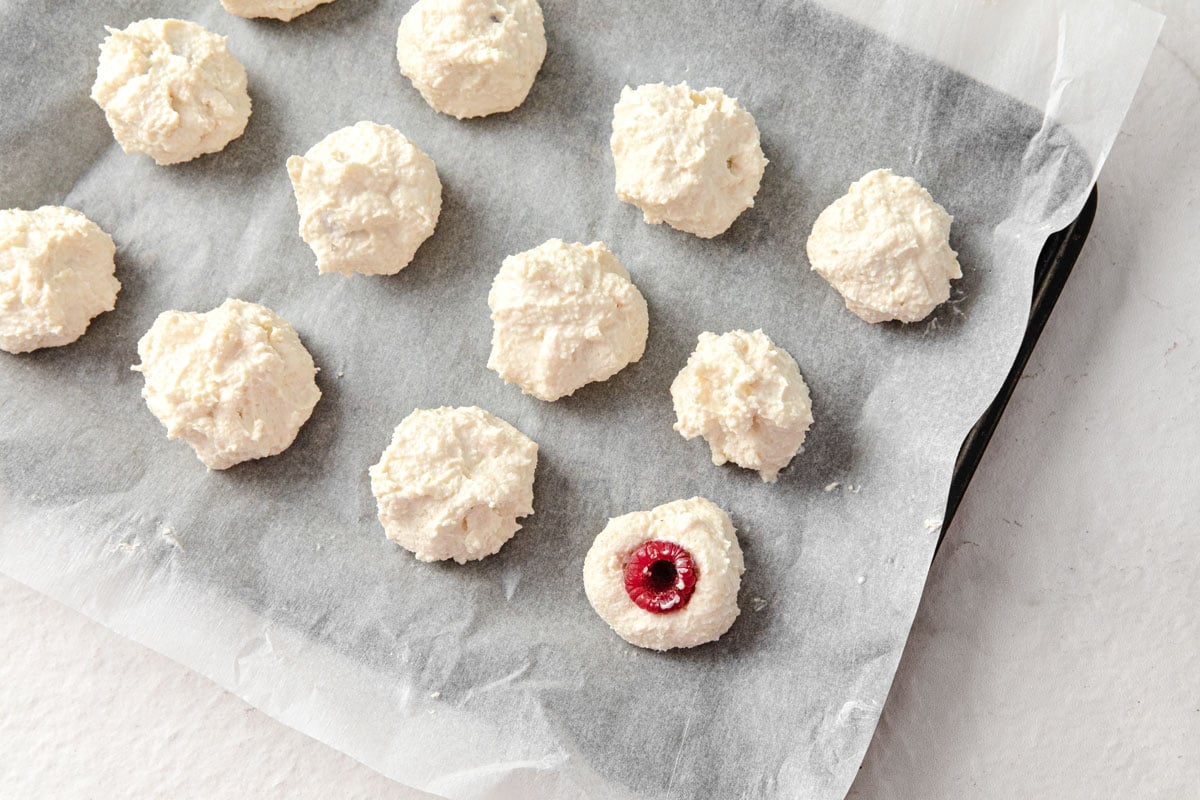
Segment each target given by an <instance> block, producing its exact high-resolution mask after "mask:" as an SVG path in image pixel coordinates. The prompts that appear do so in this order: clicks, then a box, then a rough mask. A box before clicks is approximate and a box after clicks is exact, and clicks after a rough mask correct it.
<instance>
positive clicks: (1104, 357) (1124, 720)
mask: <svg viewBox="0 0 1200 800" xmlns="http://www.w3.org/2000/svg"><path fill="white" fill-rule="evenodd" d="M1147 5H1150V6H1152V7H1155V8H1157V9H1159V10H1161V11H1163V12H1165V13H1166V14H1167V17H1168V20H1167V24H1166V27H1165V29H1164V31H1163V35H1162V38H1161V40H1160V43H1159V46H1158V48H1157V50H1156V51H1155V54H1154V58H1153V59H1152V61H1151V63H1150V68H1149V70H1148V72H1147V74H1146V79H1145V81H1144V83H1143V85H1142V88H1141V90H1140V92H1139V94H1138V97H1137V99H1136V101H1135V103H1134V107H1133V109H1132V110H1131V111H1130V114H1129V117H1128V118H1127V120H1126V123H1125V125H1124V128H1123V130H1122V135H1121V136H1120V137H1119V139H1118V140H1117V143H1116V146H1115V147H1114V149H1113V152H1112V155H1111V156H1110V158H1109V161H1108V164H1107V166H1106V167H1105V168H1104V172H1103V174H1102V176H1101V180H1100V207H1099V213H1098V214H1097V217H1096V221H1095V224H1094V226H1093V228H1092V233H1091V236H1090V238H1089V240H1088V242H1087V245H1086V246H1085V248H1084V251H1083V255H1082V257H1081V259H1080V261H1079V263H1078V264H1077V266H1076V267H1075V271H1074V274H1073V275H1072V277H1071V279H1070V281H1069V282H1068V284H1067V287H1066V290H1065V291H1064V293H1063V296H1062V298H1061V300H1060V301H1059V303H1058V307H1057V309H1056V310H1055V312H1054V314H1053V316H1052V317H1051V320H1050V323H1049V325H1048V326H1047V328H1046V331H1045V333H1044V334H1043V336H1042V339H1041V342H1040V344H1039V345H1038V348H1037V350H1036V351H1035V352H1034V354H1033V358H1032V359H1031V361H1030V363H1029V367H1028V369H1027V371H1026V374H1025V375H1024V379H1023V380H1022V381H1021V383H1020V385H1019V387H1018V389H1017V391H1016V394H1015V395H1014V397H1013V400H1012V402H1011V403H1010V404H1009V407H1008V411H1007V412H1006V413H1005V415H1004V419H1003V421H1002V422H1001V424H1000V427H999V429H998V430H997V432H996V436H995V438H994V439H993V442H992V444H991V446H990V448H989V449H988V452H987V455H986V456H985V458H984V460H983V464H982V465H981V466H980V469H979V471H978V473H977V474H976V476H975V479H974V481H973V483H972V485H971V488H970V490H969V491H968V492H967V496H966V498H965V500H964V502H963V505H962V507H961V508H960V510H959V513H958V517H957V519H956V520H955V522H954V524H953V526H952V527H951V529H950V531H949V532H948V535H947V539H946V542H945V544H944V546H943V549H942V551H941V553H940V555H939V556H938V558H937V560H936V562H935V563H934V567H933V570H932V573H931V575H930V579H929V583H928V585H927V587H926V590H925V597H924V600H923V601H922V604H921V608H920V611H919V613H918V616H917V621H916V623H915V626H914V629H913V635H912V638H911V640H910V642H909V646H908V649H907V651H906V653H905V656H904V659H903V661H902V663H901V665H900V671H899V674H898V676H897V679H896V684H895V686H894V687H893V689H892V695H891V697H890V698H889V700H888V704H887V707H886V708H885V710H884V715H883V720H882V722H881V724H880V727H879V730H878V731H877V733H876V736H875V741H874V743H873V744H872V746H871V750H870V752H869V753H868V755H867V759H866V763H865V764H864V765H863V768H862V771H861V773H860V776H859V780H858V782H857V783H856V784H855V788H854V790H853V791H852V792H851V797H854V798H862V799H863V800H866V799H867V798H870V799H872V800H874V799H875V798H924V799H925V800H935V799H936V798H954V799H956V800H957V798H992V797H1032V798H1051V797H1052V798H1056V799H1057V800H1071V799H1072V798H1093V797H1129V798H1133V797H1138V798H1141V797H1185V796H1190V795H1194V793H1195V791H1196V787H1197V786H1200V316H1198V315H1197V314H1196V313H1195V311H1194V310H1193V309H1194V308H1196V307H1200V255H1198V254H1200V148H1198V147H1197V143H1198V142H1197V131H1198V130H1200V5H1198V4H1194V3H1189V2H1188V0H1157V2H1148V3H1147ZM0 609H3V613H0V652H3V653H4V654H5V655H4V658H3V659H0V796H3V797H14V798H16V797H20V798H42V797H45V798H51V797H53V798H83V797H104V798H114V797H138V798H142V797H171V798H184V797H203V798H235V797H236V798H242V797H289V798H307V797H313V798H317V797H320V798H325V797H372V798H400V799H401V800H416V799H417V798H428V797H431V795H426V794H423V793H420V792H415V791H413V790H410V789H407V788H405V787H401V786H399V785H397V784H395V783H392V782H391V781H389V780H387V779H385V778H383V777H381V776H379V775H378V774H376V773H374V772H372V771H371V770H369V769H367V768H366V767H364V766H362V765H360V764H358V763H357V762H355V761H353V760H352V759H350V758H348V757H346V756H343V755H341V754H339V753H337V752H335V751H333V750H331V749H330V748H328V747H326V746H324V745H322V744H319V743H318V742H315V741H313V740H312V739H309V738H307V737H305V736H303V735H302V734H299V733H296V732H295V731H292V730H290V729H288V728H285V727H284V726H282V725H280V724H279V723H276V722H275V721H273V720H271V719H269V718H268V717H266V716H264V715H263V714H261V713H259V712H258V711H256V710H254V709H253V708H250V707H249V706H247V705H246V704H245V703H243V702H242V701H241V700H239V699H238V698H236V697H234V696H233V695H230V694H228V693H226V692H224V691H223V690H221V689H219V688H218V687H217V686H215V685H214V684H212V683H210V682H209V681H207V680H206V679H204V678H200V677H198V676H196V675H195V674H193V673H192V672H190V671H188V670H186V669H184V668H183V667H180V666H178V665H177V664H175V663H173V662H171V661H169V660H167V659H166V658H164V657H162V656H159V655H157V654H155V653H152V652H150V651H148V650H146V649H145V648H143V647H141V646H140V645H136V644H133V643H131V642H129V641H127V640H125V639H122V638H121V637H119V636H117V635H116V634H113V633H111V632H109V631H108V630H106V629H105V628H102V627H100V626H99V625H97V624H95V623H93V622H91V621H89V620H87V619H86V618H84V617H83V616H81V615H79V614H77V613H75V612H73V611H70V610H67V609H65V608H63V607H62V606H60V605H58V604H57V603H55V602H54V601H52V600H49V599H46V598H44V597H42V596H40V595H37V594H35V593H33V592H31V591H29V590H28V589H26V588H24V587H22V586H20V585H18V584H16V583H14V582H13V581H11V580H8V579H7V578H3V577H0Z"/></svg>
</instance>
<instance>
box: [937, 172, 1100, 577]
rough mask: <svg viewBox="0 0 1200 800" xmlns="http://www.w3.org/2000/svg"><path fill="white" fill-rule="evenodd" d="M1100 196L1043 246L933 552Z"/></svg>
mask: <svg viewBox="0 0 1200 800" xmlns="http://www.w3.org/2000/svg"><path fill="white" fill-rule="evenodd" d="M1099 196H1100V195H1099V192H1098V191H1097V187H1096V186H1095V185H1093V186H1092V191H1091V192H1090V193H1089V194H1088V197H1087V200H1086V201H1084V204H1083V208H1081V209H1080V211H1079V215H1078V216H1076V217H1075V219H1073V220H1072V221H1071V222H1070V223H1069V224H1067V226H1066V227H1064V228H1062V229H1061V230H1058V231H1055V232H1054V233H1052V234H1050V236H1048V237H1047V238H1046V243H1045V244H1044V245H1043V246H1042V251H1041V253H1040V254H1039V255H1038V262H1037V267H1036V268H1035V271H1034V279H1033V296H1032V298H1031V301H1030V307H1029V323H1028V324H1027V325H1026V328H1025V335H1024V337H1023V338H1022V339H1021V345H1020V347H1019V348H1018V349H1017V355H1016V358H1015V359H1014V360H1013V364H1012V367H1011V368H1010V369H1009V371H1008V375H1007V376H1006V377H1005V378H1004V383H1003V384H1002V385H1001V387H1000V391H999V392H997V394H996V397H995V399H994V400H992V402H991V404H989V405H988V407H987V409H986V410H985V411H984V412H983V414H982V415H981V416H980V417H979V421H978V422H976V423H975V425H974V426H973V427H972V428H971V430H970V431H968V432H967V435H966V438H965V439H963V444H962V447H961V448H960V449H959V451H958V457H957V458H956V459H955V461H954V472H953V473H952V474H951V477H950V490H949V495H948V497H947V500H946V514H945V516H944V517H943V519H942V527H941V531H940V532H939V533H938V541H937V545H936V546H935V547H934V549H933V555H934V557H936V556H937V553H938V551H939V550H941V547H942V542H943V541H945V539H946V531H947V529H949V527H950V523H951V522H952V521H953V520H954V515H955V514H956V513H957V512H958V507H959V505H960V504H961V503H962V499H963V496H964V495H965V494H966V491H967V487H968V486H969V485H970V483H971V479H972V478H973V477H974V476H975V472H976V471H977V470H978V468H979V464H980V462H981V461H982V459H983V454H984V451H986V450H987V446H988V444H989V443H990V442H991V440H992V436H993V434H995V432H996V426H997V425H998V424H999V422H1000V418H1001V417H1002V416H1003V415H1004V409H1005V408H1006V407H1007V406H1008V402H1009V400H1011V399H1012V395H1013V392H1014V391H1015V390H1016V388H1017V383H1018V382H1019V381H1020V380H1021V374H1022V373H1023V372H1024V371H1025V366H1026V365H1027V364H1028V363H1029V357H1030V355H1031V354H1032V353H1033V350H1034V348H1035V347H1036V346H1037V343H1038V340H1039V339H1040V338H1041V335H1042V331H1043V330H1044V329H1045V327H1046V322H1047V321H1048V320H1049V319H1050V314H1051V313H1052V312H1053V311H1054V306H1055V304H1056V303H1057V302H1058V298H1059V296H1060V295H1061V294H1062V290H1063V287H1064V286H1066V283H1067V279H1068V278H1069V277H1070V276H1071V271H1072V270H1073V269H1074V267H1075V263H1076V262H1077V261H1078V260H1079V254H1080V253H1081V252H1082V251H1083V245H1084V242H1086V241H1087V237H1088V233H1089V232H1090V231H1091V229H1092V222H1093V221H1094V220H1095V218H1096V206H1097V203H1098V202H1099Z"/></svg>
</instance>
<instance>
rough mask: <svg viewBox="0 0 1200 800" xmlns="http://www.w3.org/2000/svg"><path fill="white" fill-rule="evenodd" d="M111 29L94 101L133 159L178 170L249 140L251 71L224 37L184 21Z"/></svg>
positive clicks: (94, 87) (103, 46)
mask: <svg viewBox="0 0 1200 800" xmlns="http://www.w3.org/2000/svg"><path fill="white" fill-rule="evenodd" d="M107 30H108V38H107V39H105V40H104V43H103V44H101V45H100V66H99V69H98V70H97V72H96V82H95V84H93V85H92V99H93V100H95V101H96V103H97V104H98V105H99V106H100V107H101V108H102V109H104V116H105V117H106V118H107V119H108V126H109V127H110V128H112V132H113V136H114V137H116V140H117V143H118V144H120V145H121V149H123V150H124V151H125V152H126V153H145V154H146V155H148V156H150V157H151V158H153V159H154V160H155V161H156V162H158V163H159V164H177V163H179V162H181V161H191V160H192V159H193V158H196V157H197V156H201V155H204V154H205V153H215V152H217V151H218V150H220V149H222V148H223V147H225V145H227V144H229V142H231V141H232V140H234V139H236V138H237V137H239V136H241V135H242V131H244V130H245V129H246V122H247V120H249V119H250V95H249V94H247V93H246V70H245V69H243V68H242V64H241V62H240V61H238V60H237V59H236V58H234V57H233V55H232V54H231V53H230V52H229V50H228V49H226V47H225V37H224V36H218V35H216V34H215V33H212V32H210V31H208V30H207V29H205V28H203V27H201V26H200V25H197V24H196V23H194V22H185V21H184V20H179V19H144V20H141V21H139V22H135V23H133V24H132V25H130V26H129V27H128V28H126V29H125V30H122V31H118V30H114V29H113V28H108V29H107Z"/></svg>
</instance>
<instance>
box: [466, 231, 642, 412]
mask: <svg viewBox="0 0 1200 800" xmlns="http://www.w3.org/2000/svg"><path fill="white" fill-rule="evenodd" d="M488 306H489V307H491V309H492V322H493V325H494V327H493V331H492V353H491V356H490V357H489V358H488V369H491V370H495V371H496V372H497V373H498V374H499V375H500V377H501V378H503V379H504V380H505V381H506V382H508V383H515V384H517V385H518V386H520V387H521V391H523V392H525V393H526V394H531V395H533V396H534V397H537V398H538V399H540V400H548V401H552V400H557V399H558V398H560V397H565V396H567V395H570V394H572V393H573V392H574V391H575V390H576V389H578V388H580V387H581V386H583V385H585V384H588V383H592V382H593V381H603V380H607V379H608V378H610V377H612V376H613V375H615V374H616V373H617V372H620V371H621V370H622V369H624V368H625V366H626V365H628V364H630V363H632V362H634V361H637V360H638V359H640V358H641V357H642V353H643V352H644V351H645V349H646V334H647V331H648V330H649V324H650V323H649V316H648V312H647V309H646V301H645V299H644V298H643V297H642V294H641V292H639V291H638V289H637V287H636V286H634V285H633V283H632V281H630V279H629V273H628V272H627V271H626V270H625V267H623V266H622V265H621V262H620V261H618V260H617V258H616V256H614V255H613V254H612V252H611V251H610V250H609V249H608V247H606V246H605V245H604V244H602V243H600V242H593V243H592V244H589V245H583V244H578V243H576V244H566V243H565V242H563V241H562V240H561V239H551V240H550V241H548V242H546V243H545V244H542V245H540V246H538V247H535V248H533V249H532V250H527V251H525V252H524V253H518V254H517V255H515V256H509V257H508V258H506V259H504V264H503V266H501V268H500V273H499V274H498V275H496V279H495V281H493V282H492V290H491V292H490V293H489V294H488Z"/></svg>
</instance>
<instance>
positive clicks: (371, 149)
mask: <svg viewBox="0 0 1200 800" xmlns="http://www.w3.org/2000/svg"><path fill="white" fill-rule="evenodd" d="M287 171H288V176H289V177H291V179H292V190H293V191H294V192H295V195H296V206H297V207H298V208H299V210H300V237H301V238H302V239H304V241H305V242H307V243H308V246H309V247H311V248H312V251H313V253H314V254H315V255H316V257H317V271H318V272H320V273H321V274H325V273H328V272H340V273H342V274H343V275H349V274H351V273H354V272H358V273H361V274H363V275H394V274H395V273H397V272H399V271H400V270H402V269H404V267H406V266H408V264H409V262H411V261H412V259H413V256H415V255H416V253H417V249H418V248H419V247H420V246H421V244H422V243H423V242H424V241H425V240H426V239H428V238H429V237H430V236H432V235H433V230H434V228H436V227H437V222H438V216H439V215H440V214H441V210H442V182H441V180H440V179H439V178H438V173H437V167H436V166H435V165H434V163H433V159H431V158H430V157H429V156H427V155H425V153H424V152H422V150H421V149H420V148H419V147H417V146H416V145H415V144H413V143H412V142H411V141H409V139H408V138H407V137H405V136H404V135H403V134H402V133H400V132H399V131H398V130H396V129H395V128H393V127H391V126H390V125H379V124H376V123H374V122H359V123H357V124H355V125H351V126H350V127H348V128H342V129H340V130H336V131H334V132H333V133H331V134H329V135H328V136H326V137H325V138H324V139H322V140H321V141H319V142H317V143H316V144H315V145H313V146H312V147H311V148H309V150H308V152H307V153H305V154H304V155H303V156H292V157H291V158H289V159H288V160H287Z"/></svg>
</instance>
